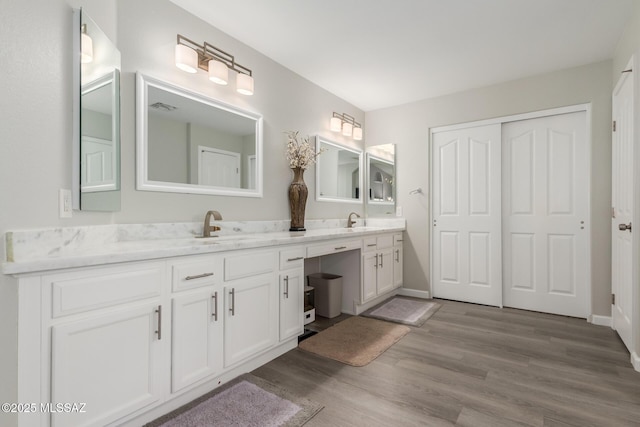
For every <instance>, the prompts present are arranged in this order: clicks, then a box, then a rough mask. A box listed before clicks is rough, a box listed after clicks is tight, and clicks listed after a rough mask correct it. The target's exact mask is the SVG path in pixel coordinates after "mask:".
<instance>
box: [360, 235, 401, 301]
mask: <svg viewBox="0 0 640 427" xmlns="http://www.w3.org/2000/svg"><path fill="white" fill-rule="evenodd" d="M393 263H394V261H393V235H391V234H383V235H380V236H377V237H368V238H365V239H364V240H363V253H362V301H361V302H362V303H365V302H368V301H370V300H372V299H373V298H375V297H377V296H379V295H383V294H386V293H387V292H389V291H391V290H393V289H394V277H393V267H394V264H393Z"/></svg>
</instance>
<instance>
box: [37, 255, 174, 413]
mask: <svg viewBox="0 0 640 427" xmlns="http://www.w3.org/2000/svg"><path fill="white" fill-rule="evenodd" d="M163 272H164V268H163V265H162V263H135V264H131V265H126V266H120V267H108V268H93V269H83V270H76V271H73V272H68V273H60V274H51V275H47V276H43V277H42V290H43V293H42V295H43V303H44V304H43V305H42V307H44V308H45V312H44V313H43V317H44V318H43V320H44V325H43V328H44V329H43V334H42V337H43V339H44V340H45V341H44V342H46V340H47V339H48V337H49V332H48V331H50V339H51V341H50V349H51V350H50V351H51V356H50V357H51V358H50V365H49V359H48V358H47V359H46V360H44V361H43V362H45V363H44V365H43V366H42V369H43V372H44V373H46V372H48V371H49V370H50V375H48V381H46V380H45V384H46V383H50V387H51V395H50V396H42V397H41V399H39V401H41V402H54V403H64V402H77V403H83V404H86V405H85V407H84V410H85V412H83V413H64V412H52V413H50V414H42V416H44V417H49V416H50V417H51V418H50V425H52V426H69V425H74V426H84V425H105V424H108V423H110V422H112V421H115V420H117V419H118V418H120V417H121V416H122V414H127V413H133V412H135V411H138V410H140V409H143V408H145V407H147V406H150V405H153V404H155V403H157V402H159V401H160V400H161V399H162V393H163V390H162V369H163V366H162V352H163V343H164V342H165V341H163V340H166V335H164V334H163V332H164V331H166V329H165V328H166V325H167V324H168V323H167V322H166V319H163V318H162V310H163V309H164V308H165V307H163V305H162V304H161V299H160V295H161V287H162V283H163ZM49 307H50V310H49ZM34 314H36V313H34ZM34 350H36V351H37V349H34ZM45 353H46V350H45ZM48 424H49V423H47V422H45V425H48Z"/></svg>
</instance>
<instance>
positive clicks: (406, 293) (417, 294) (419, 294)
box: [398, 288, 431, 299]
mask: <svg viewBox="0 0 640 427" xmlns="http://www.w3.org/2000/svg"><path fill="white" fill-rule="evenodd" d="M398 295H401V296H403V297H414V298H422V299H431V294H430V293H429V291H419V290H417V289H407V288H400V289H398Z"/></svg>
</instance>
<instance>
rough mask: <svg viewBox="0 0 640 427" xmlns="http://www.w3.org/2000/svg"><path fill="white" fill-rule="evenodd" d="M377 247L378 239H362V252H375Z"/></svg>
mask: <svg viewBox="0 0 640 427" xmlns="http://www.w3.org/2000/svg"><path fill="white" fill-rule="evenodd" d="M377 247H378V239H377V238H376V237H375V236H373V237H365V238H364V239H362V250H363V251H375V250H376V248H377Z"/></svg>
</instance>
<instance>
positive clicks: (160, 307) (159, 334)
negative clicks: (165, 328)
mask: <svg viewBox="0 0 640 427" xmlns="http://www.w3.org/2000/svg"><path fill="white" fill-rule="evenodd" d="M156 313H158V329H157V330H156V334H158V341H160V340H161V339H162V306H161V305H159V306H158V308H156Z"/></svg>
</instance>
